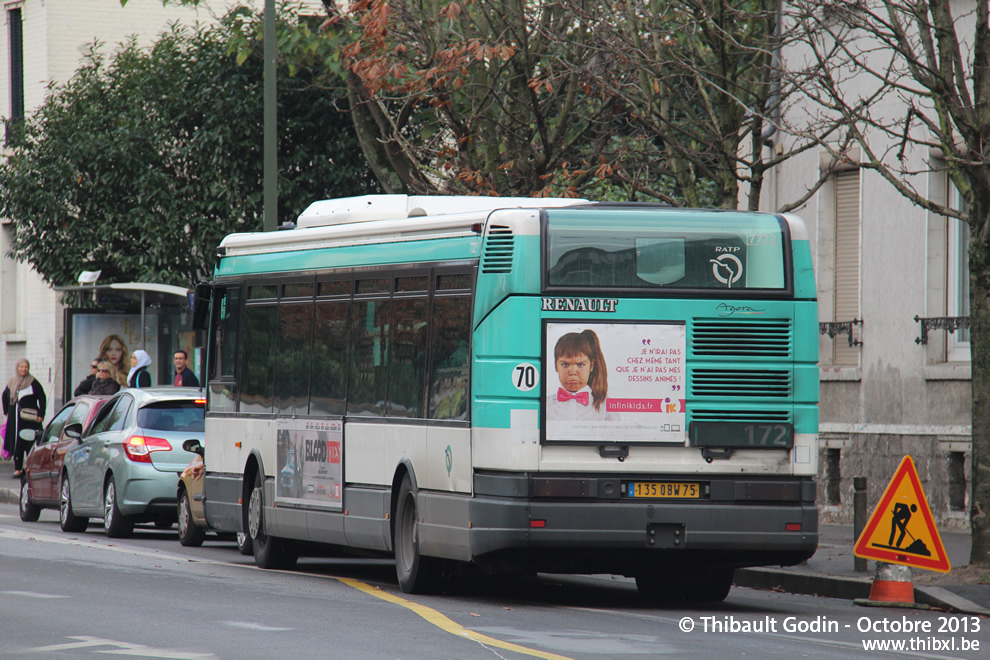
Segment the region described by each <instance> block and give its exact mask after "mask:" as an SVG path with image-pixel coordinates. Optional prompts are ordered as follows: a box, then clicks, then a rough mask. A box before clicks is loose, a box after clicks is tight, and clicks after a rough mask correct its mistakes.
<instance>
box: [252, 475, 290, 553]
mask: <svg viewBox="0 0 990 660" xmlns="http://www.w3.org/2000/svg"><path fill="white" fill-rule="evenodd" d="M264 516H265V497H264V480H263V478H262V476H261V472H257V473H255V475H254V488H252V489H251V498H250V499H249V500H248V512H247V522H248V536H250V538H251V545H252V547H253V549H254V563H255V564H257V566H258V568H270V569H286V568H292V567H293V566H295V565H296V560H297V559H298V558H299V555H298V553H297V552H296V548H295V546H294V545H293V544H292V543H291V542H290V541H285V540H283V539H280V538H278V537H275V536H268V534H267V533H266V532H265V517H264Z"/></svg>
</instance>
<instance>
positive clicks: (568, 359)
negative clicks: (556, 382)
mask: <svg viewBox="0 0 990 660" xmlns="http://www.w3.org/2000/svg"><path fill="white" fill-rule="evenodd" d="M594 366H595V365H594V362H593V361H592V359H591V358H590V357H588V356H587V355H585V354H584V353H578V354H576V355H561V356H560V357H558V358H557V378H559V379H560V386H561V387H563V388H564V389H565V390H567V391H568V392H571V393H572V394H573V393H574V392H577V391H579V390H581V389H584V388H585V387H587V386H588V379H589V378H590V377H591V372H592V370H593V369H594Z"/></svg>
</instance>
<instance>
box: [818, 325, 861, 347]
mask: <svg viewBox="0 0 990 660" xmlns="http://www.w3.org/2000/svg"><path fill="white" fill-rule="evenodd" d="M854 325H863V319H853V320H852V321H829V322H827V323H819V324H818V334H821V335H828V336H829V337H831V338H832V339H835V336H836V335H849V346H850V347H852V346H862V345H863V342H861V341H860V340H858V339H853V326H854Z"/></svg>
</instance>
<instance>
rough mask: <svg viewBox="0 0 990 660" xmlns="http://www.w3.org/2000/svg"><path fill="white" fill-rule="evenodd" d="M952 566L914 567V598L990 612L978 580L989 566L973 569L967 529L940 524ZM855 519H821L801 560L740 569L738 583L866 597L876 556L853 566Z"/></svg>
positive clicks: (986, 589) (988, 594)
mask: <svg viewBox="0 0 990 660" xmlns="http://www.w3.org/2000/svg"><path fill="white" fill-rule="evenodd" d="M939 536H940V537H941V539H942V545H943V546H944V547H945V553H946V554H947V555H948V557H949V564H950V565H951V567H952V569H953V570H952V572H950V573H947V574H944V573H936V572H934V571H928V570H923V569H914V570H913V571H912V575H913V578H914V587H915V589H914V591H915V593H914V598H915V601H916V602H918V603H922V604H925V605H931V606H933V607H937V608H939V609H944V610H953V611H957V612H963V613H968V614H980V615H983V616H990V584H978V583H977V582H976V580H977V579H978V578H979V577H980V576H982V575H988V576H990V568H988V569H983V570H979V569H975V568H969V567H968V566H967V564H968V562H969V548H970V533H969V531H968V530H967V531H949V530H939ZM855 542H856V539H855V538H854V536H853V526H852V525H833V524H823V525H821V527H820V529H819V536H818V551H817V552H815V555H814V556H813V557H812V558H811V559H809V560H808V561H806V562H804V563H803V564H799V565H798V566H789V567H787V568H781V567H772V568H746V569H740V570H737V571H736V578H735V583H736V585H737V586H740V587H753V588H756V589H778V590H781V591H786V592H789V593H797V594H814V595H818V596H826V597H829V598H846V599H849V600H853V599H856V598H867V597H868V596H869V595H870V586H871V585H872V584H873V574H874V571H875V567H876V562H874V561H872V560H871V561H868V562H867V572H865V573H857V572H856V570H855V568H854V566H855V563H854V560H855V557H854V556H853V545H854V544H855Z"/></svg>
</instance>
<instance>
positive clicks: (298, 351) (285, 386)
mask: <svg viewBox="0 0 990 660" xmlns="http://www.w3.org/2000/svg"><path fill="white" fill-rule="evenodd" d="M278 317H279V319H278V323H279V341H278V359H277V360H276V363H275V406H276V408H277V412H279V413H281V414H283V415H305V414H306V413H308V412H309V379H310V368H311V367H312V363H313V360H312V351H311V347H312V346H311V343H312V339H313V303H312V302H302V303H288V304H287V303H282V304H281V305H279V307H278Z"/></svg>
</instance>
